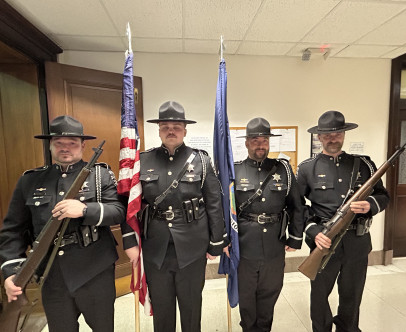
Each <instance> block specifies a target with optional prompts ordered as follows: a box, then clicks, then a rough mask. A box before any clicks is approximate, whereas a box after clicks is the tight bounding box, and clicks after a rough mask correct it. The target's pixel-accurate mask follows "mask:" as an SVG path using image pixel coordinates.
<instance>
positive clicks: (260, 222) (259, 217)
mask: <svg viewBox="0 0 406 332" xmlns="http://www.w3.org/2000/svg"><path fill="white" fill-rule="evenodd" d="M261 217H262V218H266V216H264V215H263V214H260V215H258V217H257V222H258V224H261V225H263V224H265V221H261V220H260V219H261Z"/></svg>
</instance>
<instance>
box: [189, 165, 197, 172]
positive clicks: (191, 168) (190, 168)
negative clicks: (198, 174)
mask: <svg viewBox="0 0 406 332" xmlns="http://www.w3.org/2000/svg"><path fill="white" fill-rule="evenodd" d="M194 170H195V167H194V166H193V165H192V164H189V166H188V167H187V171H188V172H193V171H194Z"/></svg>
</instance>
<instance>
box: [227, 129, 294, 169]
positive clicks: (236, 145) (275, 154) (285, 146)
mask: <svg viewBox="0 0 406 332" xmlns="http://www.w3.org/2000/svg"><path fill="white" fill-rule="evenodd" d="M297 130H298V127H297V126H279V127H272V129H271V131H272V134H276V135H281V136H273V137H270V138H269V154H268V157H269V158H284V159H288V160H289V162H290V165H291V166H292V169H293V172H295V173H296V167H297ZM230 136H231V145H232V148H233V157H234V161H239V160H244V159H246V158H247V156H248V153H247V148H246V147H245V138H244V137H243V138H238V137H239V136H245V127H230Z"/></svg>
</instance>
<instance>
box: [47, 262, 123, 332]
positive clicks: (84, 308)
mask: <svg viewBox="0 0 406 332" xmlns="http://www.w3.org/2000/svg"><path fill="white" fill-rule="evenodd" d="M72 268H74V267H72ZM115 298H116V287H115V283H114V264H113V265H112V266H110V267H108V268H107V269H106V270H104V271H103V272H101V273H99V274H98V275H97V276H96V277H94V278H93V279H91V280H90V281H88V282H87V283H86V284H84V285H83V286H82V287H80V288H79V289H77V290H76V291H74V292H73V293H71V292H69V290H68V288H67V287H66V284H65V281H64V277H63V275H62V272H61V269H60V267H59V264H58V258H56V259H55V260H54V262H53V265H52V268H51V270H50V271H49V274H48V277H47V279H46V280H45V282H44V285H43V287H42V304H43V306H44V309H45V314H46V316H47V320H48V329H49V332H61V331H63V332H78V331H79V323H78V321H77V320H78V318H79V316H80V313H82V314H83V317H84V319H85V321H86V323H87V324H88V325H89V327H90V328H91V329H92V330H93V331H94V332H113V331H114V301H115Z"/></svg>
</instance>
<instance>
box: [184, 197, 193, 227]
mask: <svg viewBox="0 0 406 332" xmlns="http://www.w3.org/2000/svg"><path fill="white" fill-rule="evenodd" d="M182 207H183V212H184V213H185V216H186V220H187V222H192V221H193V220H194V216H195V215H194V212H193V204H192V201H191V200H189V201H184V202H182Z"/></svg>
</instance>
